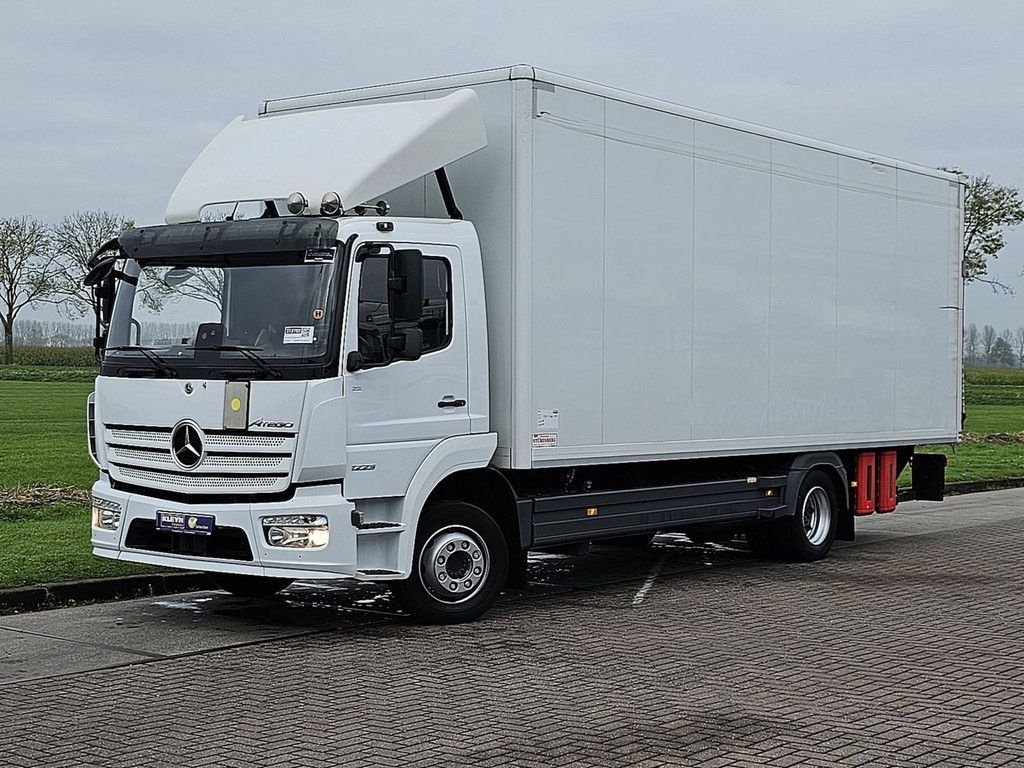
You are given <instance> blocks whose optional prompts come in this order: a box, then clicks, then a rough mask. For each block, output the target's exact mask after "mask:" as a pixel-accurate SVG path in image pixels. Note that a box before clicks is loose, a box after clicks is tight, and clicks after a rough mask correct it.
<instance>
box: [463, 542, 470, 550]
mask: <svg viewBox="0 0 1024 768" xmlns="http://www.w3.org/2000/svg"><path fill="white" fill-rule="evenodd" d="M462 548H463V549H469V542H468V541H464V542H462Z"/></svg>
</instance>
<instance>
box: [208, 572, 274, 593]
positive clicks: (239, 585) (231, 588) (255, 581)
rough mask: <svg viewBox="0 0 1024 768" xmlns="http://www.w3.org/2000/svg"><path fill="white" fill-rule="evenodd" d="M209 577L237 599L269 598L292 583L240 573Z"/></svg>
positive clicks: (215, 574)
mask: <svg viewBox="0 0 1024 768" xmlns="http://www.w3.org/2000/svg"><path fill="white" fill-rule="evenodd" d="M210 577H211V578H212V579H213V583H214V584H216V585H217V587H218V588H219V589H223V590H224V591H225V592H230V593H231V594H232V595H238V596H239V597H270V596H271V595H273V594H276V593H278V592H280V591H281V590H282V589H284V588H286V587H287V586H289V585H290V584H291V583H292V581H293V579H275V578H272V577H270V576H246V575H244V574H240V573H211V574H210Z"/></svg>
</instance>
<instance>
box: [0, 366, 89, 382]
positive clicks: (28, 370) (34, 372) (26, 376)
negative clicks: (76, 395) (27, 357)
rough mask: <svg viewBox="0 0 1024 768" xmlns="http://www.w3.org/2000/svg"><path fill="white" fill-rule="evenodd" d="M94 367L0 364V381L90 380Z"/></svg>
mask: <svg viewBox="0 0 1024 768" xmlns="http://www.w3.org/2000/svg"><path fill="white" fill-rule="evenodd" d="M97 373H98V371H97V370H96V369H95V368H58V367H57V366H54V365H0V381H92V380H93V379H95V378H96V374H97Z"/></svg>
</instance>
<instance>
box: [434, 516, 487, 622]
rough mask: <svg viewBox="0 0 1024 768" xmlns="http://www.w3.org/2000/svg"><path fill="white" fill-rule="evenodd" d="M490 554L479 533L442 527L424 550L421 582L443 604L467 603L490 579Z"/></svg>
mask: <svg viewBox="0 0 1024 768" xmlns="http://www.w3.org/2000/svg"><path fill="white" fill-rule="evenodd" d="M489 554H490V553H489V552H488V550H487V545H486V544H485V543H484V540H483V539H482V538H481V537H480V535H479V534H478V533H477V532H476V531H474V530H472V529H470V528H465V527H463V526H457V525H453V526H449V527H447V528H442V529H441V530H439V531H437V533H435V534H434V535H433V536H431V537H430V538H429V539H427V541H426V542H425V543H424V545H423V549H421V550H420V561H419V570H420V581H421V582H422V583H423V586H424V587H425V588H426V590H427V592H429V593H430V594H431V595H432V596H433V597H434V598H435V599H436V600H439V601H440V602H443V603H462V602H465V601H466V600H469V599H471V598H472V597H474V596H475V595H476V594H477V593H478V592H479V591H480V590H481V588H482V587H483V585H484V582H485V581H486V580H487V574H488V573H489V572H490V556H489Z"/></svg>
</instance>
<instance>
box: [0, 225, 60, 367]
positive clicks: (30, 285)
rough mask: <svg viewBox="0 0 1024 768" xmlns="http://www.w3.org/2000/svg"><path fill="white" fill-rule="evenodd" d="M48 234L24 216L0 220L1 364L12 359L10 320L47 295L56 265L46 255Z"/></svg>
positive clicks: (12, 331) (43, 227) (12, 324)
mask: <svg viewBox="0 0 1024 768" xmlns="http://www.w3.org/2000/svg"><path fill="white" fill-rule="evenodd" d="M49 249H50V233H49V232H48V231H47V229H46V227H45V226H44V225H43V224H42V223H40V222H39V221H37V220H35V219H32V218H29V217H28V216H21V217H9V218H4V219H0V326H2V327H3V331H4V363H7V364H10V363H13V362H14V322H15V321H16V320H17V319H18V313H19V312H21V310H23V309H24V308H25V307H27V306H29V305H34V304H36V303H37V302H40V301H43V300H45V299H46V298H48V297H49V296H50V294H51V293H52V291H53V283H54V277H55V275H56V273H57V271H58V267H57V265H56V264H54V262H53V260H52V259H51V258H50V253H49Z"/></svg>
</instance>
